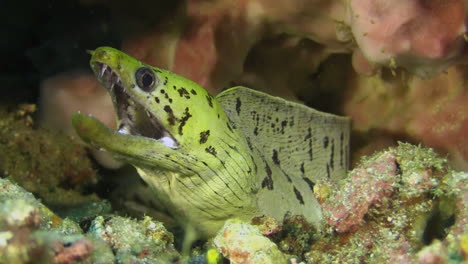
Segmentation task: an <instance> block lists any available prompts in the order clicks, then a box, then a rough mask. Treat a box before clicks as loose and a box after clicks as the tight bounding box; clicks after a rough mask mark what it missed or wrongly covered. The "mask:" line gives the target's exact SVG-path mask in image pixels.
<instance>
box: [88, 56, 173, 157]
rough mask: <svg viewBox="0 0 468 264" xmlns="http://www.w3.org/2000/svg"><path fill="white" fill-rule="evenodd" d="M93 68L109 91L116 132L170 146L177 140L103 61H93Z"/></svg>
mask: <svg viewBox="0 0 468 264" xmlns="http://www.w3.org/2000/svg"><path fill="white" fill-rule="evenodd" d="M93 69H94V72H95V73H96V76H97V78H98V80H99V82H101V84H102V85H103V86H104V87H105V88H106V89H107V90H108V91H109V94H110V95H111V97H112V100H113V102H114V108H115V110H116V112H117V119H118V130H117V132H119V133H121V134H126V135H134V136H142V137H147V138H152V139H155V140H158V141H161V142H162V143H163V144H164V145H166V146H167V147H170V148H176V147H177V142H176V140H175V139H174V137H172V135H171V134H170V133H169V131H168V130H167V129H166V128H165V127H164V126H163V124H162V123H161V122H160V121H159V119H158V118H157V117H156V116H155V115H154V114H153V113H151V111H149V110H148V109H147V108H146V107H145V106H144V105H143V104H141V103H139V102H138V101H137V100H134V99H133V98H132V97H131V96H130V95H129V93H128V92H127V91H126V88H125V86H124V85H123V83H122V80H121V79H120V78H119V76H118V74H117V73H116V72H115V71H113V70H112V68H111V67H110V66H108V65H107V64H105V63H100V62H94V63H93Z"/></svg>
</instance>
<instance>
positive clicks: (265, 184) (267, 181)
mask: <svg viewBox="0 0 468 264" xmlns="http://www.w3.org/2000/svg"><path fill="white" fill-rule="evenodd" d="M265 171H266V173H267V176H266V177H265V178H264V179H263V181H262V188H265V187H266V188H267V189H268V190H273V178H272V177H271V174H272V172H271V168H270V166H268V164H267V163H265Z"/></svg>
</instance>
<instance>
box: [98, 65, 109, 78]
mask: <svg viewBox="0 0 468 264" xmlns="http://www.w3.org/2000/svg"><path fill="white" fill-rule="evenodd" d="M106 69H107V65H106V64H102V67H101V71H100V72H99V77H102V76H103V75H104V72H105V71H106Z"/></svg>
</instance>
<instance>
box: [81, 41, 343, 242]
mask: <svg viewBox="0 0 468 264" xmlns="http://www.w3.org/2000/svg"><path fill="white" fill-rule="evenodd" d="M91 53H92V57H91V61H90V65H91V67H92V69H93V71H94V73H95V75H96V76H97V78H98V79H99V81H100V82H101V83H102V84H103V86H105V87H106V88H107V90H108V92H109V94H110V95H111V96H112V100H113V102H114V106H115V111H116V118H117V122H118V129H117V130H116V131H114V130H111V129H110V128H108V127H106V126H104V125H103V124H102V123H100V122H99V121H97V120H96V119H94V118H92V117H90V116H87V115H83V114H79V113H76V114H74V115H73V117H72V124H73V126H74V128H75V130H76V132H77V133H78V135H79V136H80V137H81V138H82V139H83V140H84V141H85V142H87V143H88V144H90V145H92V146H94V147H96V148H99V149H103V150H105V151H108V152H111V153H112V154H114V155H115V156H116V157H117V158H119V159H122V160H124V161H126V162H128V163H130V164H132V165H133V166H134V167H135V168H136V169H137V171H138V173H139V175H140V176H141V177H142V179H143V180H144V181H145V182H146V183H148V184H149V185H150V186H151V188H153V189H154V194H155V196H156V198H157V199H158V200H159V201H160V202H161V203H162V204H164V205H165V206H166V207H167V208H168V209H169V210H170V213H171V214H172V215H173V216H174V217H175V218H176V220H178V222H179V223H181V224H182V225H184V226H185V227H187V226H192V228H193V229H194V230H195V231H196V232H197V233H198V236H199V237H201V238H203V237H209V236H213V235H214V234H215V233H216V231H217V230H219V229H220V228H221V226H222V225H223V223H224V222H225V220H226V219H229V218H240V219H244V220H249V219H250V218H252V217H255V216H262V215H268V216H271V217H274V218H276V219H278V220H282V219H283V218H284V216H285V215H287V214H289V215H303V216H304V217H305V218H306V219H307V220H308V221H309V222H310V223H312V224H314V225H316V226H317V227H320V225H321V222H322V212H321V208H320V206H319V204H318V202H317V200H316V199H315V198H314V193H313V189H314V183H315V182H316V181H317V180H318V179H325V178H326V179H330V180H338V179H341V178H343V177H345V175H346V170H347V167H348V152H349V144H348V141H349V133H350V132H349V131H350V120H349V119H348V118H346V117H340V116H335V115H332V114H327V113H322V112H319V111H316V110H314V109H311V108H308V107H306V106H304V105H301V104H297V103H294V102H289V101H286V100H284V99H281V98H278V97H273V96H270V95H267V94H265V93H261V92H258V91H255V90H251V89H248V88H245V87H234V88H230V89H227V90H225V91H223V92H221V93H220V94H218V95H217V96H216V97H213V96H212V95H210V94H209V93H208V92H207V91H206V90H205V89H204V88H202V87H201V86H199V85H198V84H196V83H194V82H192V81H190V80H188V79H186V78H184V77H182V76H178V75H176V74H174V73H171V72H169V71H166V70H163V69H159V68H155V67H152V66H150V65H146V64H144V63H142V62H140V61H138V60H136V59H134V58H132V57H130V56H128V55H127V54H125V53H123V52H121V51H119V50H116V49H113V48H110V47H100V48H98V49H96V50H95V51H93V52H91Z"/></svg>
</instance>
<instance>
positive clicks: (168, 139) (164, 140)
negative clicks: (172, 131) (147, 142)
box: [158, 136, 177, 149]
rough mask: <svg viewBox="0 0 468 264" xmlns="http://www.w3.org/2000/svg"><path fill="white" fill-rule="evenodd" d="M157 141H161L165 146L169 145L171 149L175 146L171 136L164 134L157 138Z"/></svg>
mask: <svg viewBox="0 0 468 264" xmlns="http://www.w3.org/2000/svg"><path fill="white" fill-rule="evenodd" d="M158 141H160V142H161V143H163V144H164V146H166V147H169V148H172V149H175V148H177V144H176V142H175V141H174V140H173V139H172V138H171V137H168V136H165V137H162V138H160V139H158Z"/></svg>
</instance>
